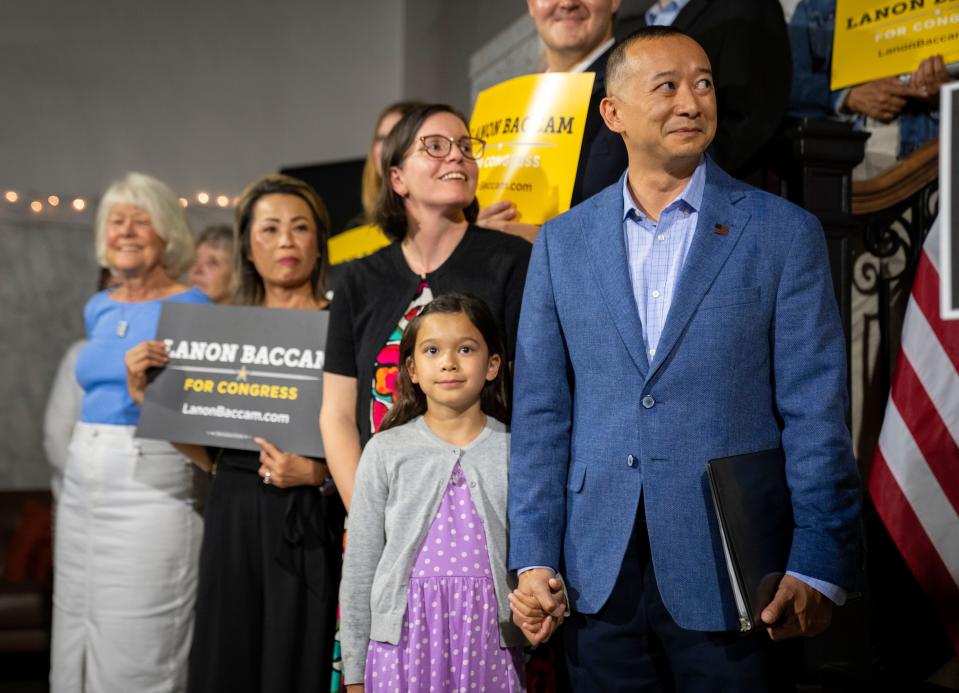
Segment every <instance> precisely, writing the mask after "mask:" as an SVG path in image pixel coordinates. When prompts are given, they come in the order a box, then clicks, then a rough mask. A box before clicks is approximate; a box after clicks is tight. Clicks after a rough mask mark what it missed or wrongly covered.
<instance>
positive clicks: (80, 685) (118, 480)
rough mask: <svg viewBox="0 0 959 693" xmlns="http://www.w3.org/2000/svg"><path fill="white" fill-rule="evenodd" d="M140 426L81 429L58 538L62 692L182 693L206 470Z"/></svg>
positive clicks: (55, 679) (56, 690)
mask: <svg viewBox="0 0 959 693" xmlns="http://www.w3.org/2000/svg"><path fill="white" fill-rule="evenodd" d="M133 432H134V427H133V426H111V425H106V424H84V423H79V424H77V427H76V430H75V431H74V435H73V439H72V441H71V443H70V450H69V457H68V459H67V465H66V469H65V471H64V476H63V488H62V491H61V494H60V502H59V505H58V507H57V517H56V532H55V534H54V537H55V543H54V583H53V643H52V645H51V653H50V654H51V669H50V690H51V691H52V693H132V692H134V691H136V692H137V693H148V692H154V691H156V692H160V691H182V690H184V689H185V687H186V667H187V659H188V655H189V652H190V640H191V634H192V630H193V602H194V599H195V596H196V582H197V561H198V558H199V549H200V540H201V537H202V534H203V526H202V518H201V517H200V514H199V512H198V509H197V508H198V504H197V496H198V490H199V487H200V484H199V483H198V482H199V477H198V476H197V470H196V469H195V468H194V466H193V465H192V464H191V463H190V462H189V461H188V460H187V459H186V458H185V457H183V456H182V455H180V454H179V453H178V452H177V451H176V450H175V449H174V448H173V447H172V446H171V445H170V444H169V443H164V442H161V441H154V440H144V439H140V438H135V437H134V435H133Z"/></svg>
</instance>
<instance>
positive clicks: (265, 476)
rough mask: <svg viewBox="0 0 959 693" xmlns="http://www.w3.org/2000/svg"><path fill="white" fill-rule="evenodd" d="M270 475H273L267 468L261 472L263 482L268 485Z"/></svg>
mask: <svg viewBox="0 0 959 693" xmlns="http://www.w3.org/2000/svg"><path fill="white" fill-rule="evenodd" d="M271 476H273V472H271V471H270V470H269V469H267V470H266V471H265V472H263V483H264V484H266V485H267V486H269V485H270V477H271Z"/></svg>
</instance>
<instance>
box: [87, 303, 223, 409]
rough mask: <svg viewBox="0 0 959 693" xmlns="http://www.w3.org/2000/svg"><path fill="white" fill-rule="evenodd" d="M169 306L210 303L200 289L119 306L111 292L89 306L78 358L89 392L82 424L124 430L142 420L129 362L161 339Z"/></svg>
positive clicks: (88, 304)
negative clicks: (134, 352)
mask: <svg viewBox="0 0 959 693" xmlns="http://www.w3.org/2000/svg"><path fill="white" fill-rule="evenodd" d="M164 301H175V302H177V303H210V299H208V298H207V297H206V295H205V294H204V293H203V292H201V291H200V290H199V289H189V290H188V291H184V292H182V293H179V294H175V295H173V296H167V297H166V298H163V299H160V300H157V301H142V302H139V303H123V302H121V301H114V300H113V299H111V298H110V294H109V292H108V291H100V292H99V293H96V294H94V295H93V297H92V298H91V299H90V300H89V301H87V305H86V306H85V307H84V309H83V319H84V322H85V323H86V327H87V340H88V341H87V344H86V345H85V346H84V347H83V349H81V350H80V356H79V358H78V359H77V382H78V383H79V384H80V387H82V388H83V402H82V404H81V409H80V420H81V421H83V422H85V423H93V424H116V425H121V426H124V425H126V426H133V425H136V423H137V421H139V419H140V407H138V406H137V405H136V404H135V403H134V402H133V400H132V399H130V394H129V393H128V392H127V373H126V367H125V366H124V364H123V357H124V356H125V355H126V353H127V351H129V350H130V349H132V348H133V347H135V346H136V345H137V344H139V343H140V342H142V341H144V340H146V339H154V338H155V337H156V331H157V324H158V323H159V321H160V307H161V306H162V305H163V302H164Z"/></svg>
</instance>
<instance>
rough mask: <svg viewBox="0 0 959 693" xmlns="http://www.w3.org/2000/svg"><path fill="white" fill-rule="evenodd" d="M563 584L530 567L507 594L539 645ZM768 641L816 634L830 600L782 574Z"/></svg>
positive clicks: (552, 624) (560, 614)
mask: <svg viewBox="0 0 959 693" xmlns="http://www.w3.org/2000/svg"><path fill="white" fill-rule="evenodd" d="M564 595H565V592H564V589H563V583H562V580H561V579H560V578H558V577H557V576H556V575H555V574H554V573H553V571H552V570H549V569H548V568H534V569H532V570H528V571H526V572H524V573H523V574H521V575H520V576H519V586H518V587H517V588H516V589H515V590H513V592H512V593H510V595H509V603H510V608H511V609H512V611H513V622H514V623H515V624H516V625H517V626H519V628H520V630H522V631H523V634H524V635H525V636H526V639H527V640H529V641H530V643H531V644H533V645H540V644H542V643H544V642H546V641H547V640H549V639H550V637H552V635H553V633H555V632H556V629H557V628H558V627H559V626H560V625H561V624H562V622H563V618H564V614H565V613H566V610H567V604H566V600H565V596H564ZM761 618H762V621H763V623H764V624H765V625H766V633H767V634H768V635H769V637H770V639H772V640H786V639H788V638H795V637H798V636H805V637H812V636H814V635H819V634H820V633H822V632H823V631H824V630H826V628H827V627H828V626H829V623H830V621H831V620H832V602H831V601H830V600H829V599H828V598H826V597H825V596H824V595H822V594H821V593H820V592H818V591H817V590H815V589H814V588H812V587H810V586H809V585H807V584H806V583H805V582H803V581H802V580H800V579H798V578H795V577H793V576H792V575H784V576H783V578H782V580H780V582H779V588H778V590H777V591H776V594H775V596H774V597H773V600H772V601H771V602H770V603H769V604H768V605H767V606H766V608H765V609H763V611H762V615H761Z"/></svg>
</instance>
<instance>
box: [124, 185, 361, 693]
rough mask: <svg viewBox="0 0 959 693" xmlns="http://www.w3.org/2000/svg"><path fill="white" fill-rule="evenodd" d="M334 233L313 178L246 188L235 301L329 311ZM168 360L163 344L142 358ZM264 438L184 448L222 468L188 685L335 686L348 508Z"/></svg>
mask: <svg viewBox="0 0 959 693" xmlns="http://www.w3.org/2000/svg"><path fill="white" fill-rule="evenodd" d="M328 230H329V216H328V214H327V212H326V208H325V207H324V205H323V202H322V201H321V200H320V198H319V197H318V196H317V194H316V192H314V191H313V189H312V188H311V187H310V186H309V185H307V184H306V183H303V182H302V181H299V180H296V179H294V178H290V177H288V176H279V175H273V176H267V177H266V178H263V179H261V180H259V181H256V182H255V183H253V184H251V185H250V186H249V187H247V189H246V190H245V191H244V193H243V195H242V196H241V199H240V202H239V204H238V205H237V210H236V227H235V229H234V234H235V241H236V242H235V247H236V277H237V279H236V281H237V283H238V287H237V291H236V296H235V298H234V303H236V304H240V305H252V306H263V307H266V308H285V309H292V310H324V309H326V307H327V303H328V302H327V300H326V298H325V293H326V269H327V262H326V254H325V250H326V238H327V234H328ZM144 344H146V345H147V347H145V348H146V349H149V348H150V345H151V343H144ZM153 344H154V345H156V343H153ZM141 346H143V345H141ZM138 348H140V347H138ZM165 359H166V356H165V352H164V351H163V349H162V342H160V343H158V345H157V346H156V353H155V358H154V359H153V360H152V361H149V359H143V361H149V364H148V365H154V366H160V365H164V364H165ZM133 380H135V377H131V382H132V381H133ZM131 389H133V388H132V386H131ZM254 440H255V441H256V442H257V444H258V445H259V446H260V447H261V451H260V452H251V451H247V450H229V449H224V450H219V451H208V450H207V449H205V448H202V447H199V446H186V445H178V446H177V447H178V448H180V449H181V450H182V451H183V452H184V453H188V454H189V456H190V457H191V458H193V460H194V461H195V462H196V463H197V464H200V465H201V466H205V467H208V466H209V465H210V464H211V463H213V465H214V467H213V469H214V478H213V483H212V485H211V488H210V495H209V498H208V500H207V505H206V511H205V527H204V536H203V547H202V550H201V553H200V574H199V587H198V592H197V600H196V623H195V626H194V631H193V647H192V650H191V652H190V671H189V690H190V691H195V692H196V693H217V692H220V691H222V692H224V693H226V692H227V691H229V693H242V692H244V691H249V692H250V693H272V692H275V693H296V692H299V691H302V692H303V693H306V692H307V691H309V693H316V692H317V691H323V690H328V689H329V682H330V675H331V654H332V652H333V632H334V623H335V618H336V597H337V591H338V589H339V577H340V568H341V562H342V561H341V538H342V532H343V516H344V510H343V506H342V504H341V502H340V499H339V497H338V496H337V494H336V492H335V489H334V488H333V485H332V479H331V477H330V473H329V470H328V469H327V465H326V462H325V461H324V460H317V459H311V458H309V457H303V456H302V455H294V454H289V453H285V452H282V451H280V450H278V449H277V448H276V447H275V446H273V445H272V444H271V443H270V442H269V441H266V440H263V439H259V438H256V439H254ZM211 453H212V454H211Z"/></svg>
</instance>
